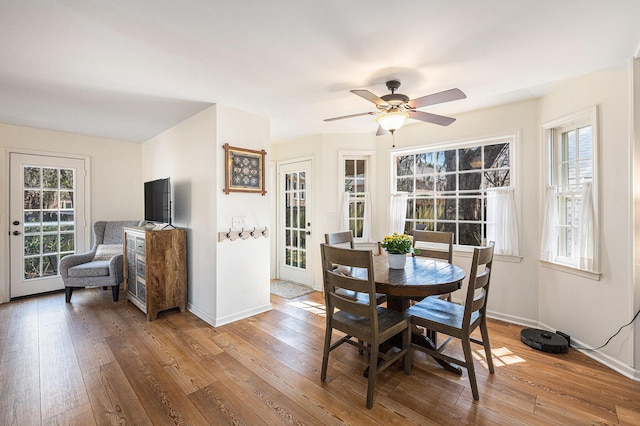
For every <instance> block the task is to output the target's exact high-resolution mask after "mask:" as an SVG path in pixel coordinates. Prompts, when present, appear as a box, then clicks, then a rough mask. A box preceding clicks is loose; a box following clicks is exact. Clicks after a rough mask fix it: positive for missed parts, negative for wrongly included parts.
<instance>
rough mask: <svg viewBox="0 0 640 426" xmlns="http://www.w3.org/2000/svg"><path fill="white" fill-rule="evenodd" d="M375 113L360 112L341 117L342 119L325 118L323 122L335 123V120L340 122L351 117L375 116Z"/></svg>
mask: <svg viewBox="0 0 640 426" xmlns="http://www.w3.org/2000/svg"><path fill="white" fill-rule="evenodd" d="M375 114H376V113H375V112H361V113H359V114H351V115H343V116H342V117H333V118H325V119H324V121H336V120H342V119H345V118H353V117H360V116H363V115H375Z"/></svg>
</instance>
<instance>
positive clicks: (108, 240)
mask: <svg viewBox="0 0 640 426" xmlns="http://www.w3.org/2000/svg"><path fill="white" fill-rule="evenodd" d="M139 224H140V222H139V221H137V220H128V221H117V222H104V221H101V222H96V223H94V224H93V248H92V249H91V251H89V252H87V253H82V254H70V255H68V256H65V257H63V258H62V260H60V264H59V270H60V275H61V276H62V281H63V282H64V291H65V299H66V301H67V303H69V302H70V301H71V295H72V294H73V289H74V288H76V287H104V288H105V289H106V287H111V292H112V294H113V301H114V302H117V301H118V296H119V294H120V283H122V282H123V280H124V272H123V270H122V263H123V259H122V228H123V227H130V226H138V225H139Z"/></svg>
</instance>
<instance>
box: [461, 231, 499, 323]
mask: <svg viewBox="0 0 640 426" xmlns="http://www.w3.org/2000/svg"><path fill="white" fill-rule="evenodd" d="M492 264H493V243H491V245H489V246H486V247H479V248H475V249H474V251H473V260H472V261H471V271H470V273H469V285H468V287H467V298H466V300H465V305H464V306H465V310H464V317H465V321H466V320H468V319H470V318H471V314H472V313H473V312H477V311H483V312H484V310H485V308H486V306H485V305H486V300H487V297H488V295H489V283H490V278H491V267H492ZM481 268H484V269H483V270H482V272H480V273H478V270H479V269H481ZM478 290H480V291H478Z"/></svg>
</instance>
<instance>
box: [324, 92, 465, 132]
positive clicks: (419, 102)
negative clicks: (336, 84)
mask: <svg viewBox="0 0 640 426" xmlns="http://www.w3.org/2000/svg"><path fill="white" fill-rule="evenodd" d="M386 84H387V89H389V90H390V91H391V93H390V94H388V95H384V96H381V97H378V95H374V94H373V93H371V92H370V91H368V90H351V93H353V94H356V95H358V96H360V97H361V98H364V99H366V100H368V101H370V102H373V103H374V104H376V108H377V109H378V110H377V111H370V112H362V113H359V114H351V115H344V116H342V117H334V118H327V119H325V120H324V121H335V120H342V119H344V118H352V117H360V116H363V115H377V117H376V121H377V122H378V125H379V126H378V131H377V133H376V135H382V134H386V133H387V132H391V134H393V132H395V131H396V130H398V129H399V128H400V127H402V125H403V124H404V122H405V120H406V119H407V118H413V119H414V120H420V121H425V122H427V123H433V124H439V125H441V126H448V125H449V124H451V123H453V122H454V121H456V119H455V118H451V117H445V116H443V115H437V114H431V113H429V112H424V111H416V108H421V107H425V106H429V105H435V104H439V103H443V102H450V101H457V100H458V99H464V98H466V97H467V95H465V94H464V93H463V92H462V91H461V90H460V89H449V90H445V91H443V92H438V93H433V94H431V95H426V96H422V97H420V98H416V99H413V100H409V97H408V96H406V95H403V94H401V93H396V90H398V88H399V87H400V81H398V80H389V81H387V83H386Z"/></svg>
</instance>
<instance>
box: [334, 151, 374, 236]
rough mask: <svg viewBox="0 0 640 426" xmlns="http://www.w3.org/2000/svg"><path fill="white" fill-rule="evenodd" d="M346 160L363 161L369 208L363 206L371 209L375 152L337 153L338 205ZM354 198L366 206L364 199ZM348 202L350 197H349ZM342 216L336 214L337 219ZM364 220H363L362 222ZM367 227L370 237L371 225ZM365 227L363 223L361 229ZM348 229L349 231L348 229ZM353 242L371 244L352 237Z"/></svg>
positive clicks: (340, 198)
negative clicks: (338, 172)
mask: <svg viewBox="0 0 640 426" xmlns="http://www.w3.org/2000/svg"><path fill="white" fill-rule="evenodd" d="M347 160H352V161H354V160H364V181H365V188H364V190H365V192H369V201H370V204H371V205H370V206H365V209H366V208H369V209H372V208H373V206H374V205H375V204H374V200H373V198H374V194H373V191H372V189H373V188H375V151H339V152H338V170H339V171H340V176H339V178H338V194H339V200H340V202H339V203H338V205H341V204H342V194H343V193H344V192H345V190H344V189H345V181H346V173H345V166H346V164H345V162H346V161H347ZM355 198H358V201H360V202H362V203H365V204H366V200H365V198H364V197H353V199H354V200H355ZM349 199H350V202H351V199H352V197H349ZM341 214H342V212H341V211H340V212H338V217H339V216H340V215H341ZM349 218H350V220H349V222H351V216H349ZM365 219H366V218H363V222H364V220H365ZM368 225H369V231H370V232H369V234H370V235H371V234H372V233H373V223H370V224H368ZM364 226H365V224H364V223H363V227H364ZM349 229H351V228H350V227H349ZM353 242H354V243H368V242H371V241H369V240H365V239H364V238H362V237H356V236H355V235H354V237H353Z"/></svg>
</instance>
